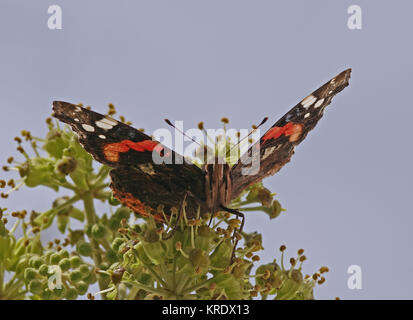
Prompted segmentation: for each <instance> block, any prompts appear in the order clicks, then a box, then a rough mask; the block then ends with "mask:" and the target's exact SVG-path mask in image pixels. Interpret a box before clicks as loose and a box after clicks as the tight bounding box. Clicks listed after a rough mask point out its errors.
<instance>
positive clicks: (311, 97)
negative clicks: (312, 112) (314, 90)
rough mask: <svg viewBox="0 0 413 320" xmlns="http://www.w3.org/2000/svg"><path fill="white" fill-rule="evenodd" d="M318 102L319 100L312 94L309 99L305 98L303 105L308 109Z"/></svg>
mask: <svg viewBox="0 0 413 320" xmlns="http://www.w3.org/2000/svg"><path fill="white" fill-rule="evenodd" d="M316 101H317V98H316V97H314V96H313V95H312V94H310V95H309V96H308V97H307V98H305V99H304V100H303V101H301V105H302V106H303V107H304V108H306V109H307V108H308V107H310V106H311V105H312V104H313V103H314V102H316Z"/></svg>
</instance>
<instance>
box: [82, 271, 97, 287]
mask: <svg viewBox="0 0 413 320" xmlns="http://www.w3.org/2000/svg"><path fill="white" fill-rule="evenodd" d="M96 280H97V277H96V273H95V272H93V271H92V272H90V273H89V274H88V275H87V276H86V277H84V278H83V281H84V282H86V283H87V284H93V283H95V282H96Z"/></svg>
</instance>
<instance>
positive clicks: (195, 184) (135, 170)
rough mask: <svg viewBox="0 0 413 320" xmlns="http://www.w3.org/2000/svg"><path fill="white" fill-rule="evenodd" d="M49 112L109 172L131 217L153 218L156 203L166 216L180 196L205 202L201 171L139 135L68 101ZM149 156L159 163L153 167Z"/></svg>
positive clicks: (167, 149) (113, 120)
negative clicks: (155, 157)
mask: <svg viewBox="0 0 413 320" xmlns="http://www.w3.org/2000/svg"><path fill="white" fill-rule="evenodd" d="M53 111H54V116H55V117H56V118H58V119H59V120H61V121H62V122H65V123H67V124H69V125H70V126H71V127H72V129H73V131H75V132H76V133H77V135H78V136H79V142H80V143H81V144H82V145H83V147H84V148H85V150H86V151H87V152H89V153H90V154H92V156H93V157H94V158H95V159H96V160H97V161H99V162H101V163H103V164H105V165H108V166H110V167H112V168H113V169H112V171H111V172H110V175H111V178H112V184H111V188H112V190H113V193H114V195H115V197H116V198H118V199H119V200H120V201H121V202H122V203H123V204H125V205H126V206H128V207H130V208H131V209H132V210H134V211H135V212H138V213H140V214H142V215H149V214H151V215H155V211H156V206H158V205H159V204H164V205H165V207H166V208H165V209H166V211H169V210H170V208H171V207H179V206H180V205H181V203H182V199H183V198H184V195H185V192H186V191H190V192H191V193H192V194H193V195H195V196H196V198H197V199H200V200H202V199H204V198H205V184H204V174H203V172H202V170H201V169H200V168H198V167H197V166H196V165H194V164H192V163H190V162H188V161H187V160H186V159H183V157H182V156H181V155H179V154H177V153H175V152H173V151H172V150H171V149H169V148H167V147H165V146H163V145H162V144H161V143H159V142H157V141H154V140H152V138H151V137H149V136H148V135H146V134H145V133H143V132H141V131H139V130H137V129H135V128H133V127H131V126H128V125H126V124H124V123H122V122H119V121H117V120H115V119H113V118H111V117H108V116H105V115H102V114H100V113H97V112H94V111H91V110H88V109H85V108H82V107H80V106H77V105H73V104H71V103H68V102H63V101H54V102H53ZM154 156H160V157H162V159H163V160H164V162H163V163H159V162H154V158H153V157H154ZM192 202H193V201H192ZM192 205H193V206H195V204H193V203H192ZM154 207H155V208H154ZM166 213H167V214H169V212H166Z"/></svg>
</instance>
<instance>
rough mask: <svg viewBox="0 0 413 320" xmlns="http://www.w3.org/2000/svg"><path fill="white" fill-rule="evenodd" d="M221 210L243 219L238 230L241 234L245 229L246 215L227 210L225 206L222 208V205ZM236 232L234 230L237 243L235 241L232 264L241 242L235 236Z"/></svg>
mask: <svg viewBox="0 0 413 320" xmlns="http://www.w3.org/2000/svg"><path fill="white" fill-rule="evenodd" d="M221 208H222V209H223V210H225V211H227V212H229V213H232V214H233V215H235V216H237V217H238V218H241V226H240V227H239V228H238V232H239V233H241V232H242V230H243V229H244V223H245V215H244V214H243V213H242V212H240V211H238V210H235V209H231V208H227V207H224V206H222V205H221ZM235 232H236V230H234V237H235V241H234V249H232V254H231V264H232V263H233V261H234V258H235V250H236V248H237V244H238V241H239V240H238V238H237V237H236V236H235Z"/></svg>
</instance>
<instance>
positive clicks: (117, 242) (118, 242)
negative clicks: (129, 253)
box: [112, 237, 126, 252]
mask: <svg viewBox="0 0 413 320" xmlns="http://www.w3.org/2000/svg"><path fill="white" fill-rule="evenodd" d="M125 241H126V240H125V239H124V238H119V237H117V238H115V239H113V241H112V250H113V251H114V252H118V251H119V247H120V246H121V245H122V244H123V243H124V242H125Z"/></svg>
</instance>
